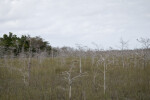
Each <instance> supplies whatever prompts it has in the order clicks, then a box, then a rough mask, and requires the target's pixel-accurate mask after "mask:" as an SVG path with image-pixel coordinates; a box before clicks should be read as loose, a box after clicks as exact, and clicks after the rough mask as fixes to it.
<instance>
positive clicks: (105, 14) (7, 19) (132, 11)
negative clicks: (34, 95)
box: [0, 0, 150, 49]
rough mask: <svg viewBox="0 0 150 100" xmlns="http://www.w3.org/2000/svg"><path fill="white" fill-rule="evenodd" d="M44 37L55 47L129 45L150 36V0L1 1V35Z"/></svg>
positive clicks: (136, 44) (135, 44)
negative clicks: (124, 42) (121, 42)
mask: <svg viewBox="0 0 150 100" xmlns="http://www.w3.org/2000/svg"><path fill="white" fill-rule="evenodd" d="M8 32H13V33H15V34H17V35H18V36H20V35H22V34H30V35H31V36H41V37H42V38H44V39H45V40H47V41H49V43H50V44H51V45H52V46H55V47H56V46H59V47H62V46H71V47H75V46H76V45H75V44H76V43H78V44H82V45H86V46H89V47H91V48H94V46H93V45H92V42H94V43H97V44H98V45H100V47H103V48H104V49H107V48H108V47H109V46H111V47H114V48H117V47H118V46H119V41H120V38H121V37H122V38H123V39H124V40H129V48H135V47H138V46H139V44H138V43H137V42H136V39H137V38H140V37H144V38H145V37H147V38H148V37H149V38H150V0H0V36H2V35H3V33H8Z"/></svg>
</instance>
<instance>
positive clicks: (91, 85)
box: [0, 34, 150, 100]
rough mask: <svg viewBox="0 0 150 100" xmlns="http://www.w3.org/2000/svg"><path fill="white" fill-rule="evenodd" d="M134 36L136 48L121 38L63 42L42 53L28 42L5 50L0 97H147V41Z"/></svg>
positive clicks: (40, 99) (28, 99) (103, 99)
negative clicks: (102, 42)
mask: <svg viewBox="0 0 150 100" xmlns="http://www.w3.org/2000/svg"><path fill="white" fill-rule="evenodd" d="M10 35H11V34H10ZM7 37H9V36H7ZM12 37H15V36H14V35H13V36H12ZM3 38H4V37H3ZM3 38H1V41H2V40H3ZM139 41H140V43H142V44H143V47H142V48H140V49H136V50H125V48H124V47H125V46H124V45H125V44H126V43H125V42H123V41H121V43H122V45H121V46H122V49H121V50H107V51H103V50H99V49H96V50H90V49H88V50H84V48H83V47H79V49H72V48H68V47H64V48H59V49H57V51H56V52H57V55H56V53H54V50H51V51H50V54H49V55H50V56H47V50H42V48H41V49H40V50H41V51H40V52H37V51H36V48H37V47H35V52H34V50H33V46H30V45H29V46H28V48H27V50H25V49H24V52H22V49H20V50H21V51H20V53H19V54H18V55H16V56H15V57H14V55H13V56H12V54H13V53H6V54H5V57H1V59H0V100H150V95H149V93H150V49H149V46H148V45H150V42H149V41H148V40H147V39H146V40H144V39H143V38H141V40H139ZM28 42H29V41H28ZM1 43H2V42H1ZM144 43H146V44H144ZM6 47H7V46H6ZM9 47H12V45H11V46H10V45H9ZM14 47H15V46H14ZM17 48H18V47H17ZM21 48H24V47H21ZM38 49H39V47H38ZM8 52H9V51H8ZM14 53H15V52H14ZM33 53H34V54H33ZM45 53H46V54H45Z"/></svg>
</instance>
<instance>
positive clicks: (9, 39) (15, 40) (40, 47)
mask: <svg viewBox="0 0 150 100" xmlns="http://www.w3.org/2000/svg"><path fill="white" fill-rule="evenodd" d="M29 48H30V49H31V51H32V52H33V53H35V52H37V53H38V52H40V51H44V50H47V51H50V50H51V46H50V45H49V43H48V42H47V41H44V40H43V39H42V38H40V37H38V36H36V37H30V36H26V35H22V36H21V37H17V35H13V33H11V32H9V35H7V34H4V35H3V37H1V38H0V49H1V53H0V54H1V55H5V54H8V53H9V54H10V53H12V54H14V55H15V56H17V55H19V54H20V53H22V52H23V53H24V52H29V50H30V49H29Z"/></svg>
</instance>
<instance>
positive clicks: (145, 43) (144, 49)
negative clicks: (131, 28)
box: [137, 38, 150, 67]
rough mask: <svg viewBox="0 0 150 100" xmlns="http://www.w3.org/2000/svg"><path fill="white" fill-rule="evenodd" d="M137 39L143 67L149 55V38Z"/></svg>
mask: <svg viewBox="0 0 150 100" xmlns="http://www.w3.org/2000/svg"><path fill="white" fill-rule="evenodd" d="M137 41H138V42H139V43H141V44H142V56H143V57H142V59H143V61H144V62H143V63H144V67H146V65H147V61H148V59H149V58H148V57H149V56H150V55H149V48H150V39H149V38H140V39H137Z"/></svg>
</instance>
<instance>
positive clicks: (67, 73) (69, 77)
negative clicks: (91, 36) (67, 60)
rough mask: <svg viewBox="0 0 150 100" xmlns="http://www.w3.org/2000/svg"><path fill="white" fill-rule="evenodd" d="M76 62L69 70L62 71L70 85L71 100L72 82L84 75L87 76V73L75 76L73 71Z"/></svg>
mask: <svg viewBox="0 0 150 100" xmlns="http://www.w3.org/2000/svg"><path fill="white" fill-rule="evenodd" d="M74 67H75V66H74V62H73V64H72V65H71V66H70V69H69V71H65V72H63V73H62V75H63V76H64V77H63V78H64V80H65V81H67V82H68V85H69V100H72V83H73V82H74V81H75V80H76V79H78V78H80V77H83V76H87V73H86V72H85V73H79V74H78V75H75V76H73V75H72V72H73V68H74Z"/></svg>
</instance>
